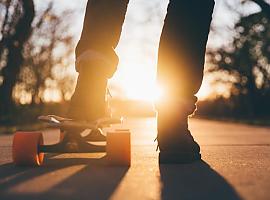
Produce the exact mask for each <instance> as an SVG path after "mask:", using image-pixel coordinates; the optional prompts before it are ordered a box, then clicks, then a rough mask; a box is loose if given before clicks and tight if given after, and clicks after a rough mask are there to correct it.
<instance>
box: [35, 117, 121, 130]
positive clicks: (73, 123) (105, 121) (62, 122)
mask: <svg viewBox="0 0 270 200" xmlns="http://www.w3.org/2000/svg"><path fill="white" fill-rule="evenodd" d="M38 119H39V120H40V121H42V122H46V123H48V125H49V126H50V127H56V128H61V129H63V130H69V129H98V128H103V127H108V126H110V125H112V124H120V123H122V121H123V118H110V117H108V118H100V119H98V120H96V121H92V122H88V121H77V120H73V119H70V118H64V117H60V116H57V115H43V116H39V117H38Z"/></svg>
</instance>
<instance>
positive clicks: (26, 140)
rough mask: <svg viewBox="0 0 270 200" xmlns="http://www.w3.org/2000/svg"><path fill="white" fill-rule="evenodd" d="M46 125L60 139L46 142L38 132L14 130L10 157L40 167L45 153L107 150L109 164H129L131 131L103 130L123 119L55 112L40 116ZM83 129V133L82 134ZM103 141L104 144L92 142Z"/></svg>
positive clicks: (17, 163)
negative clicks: (83, 117) (76, 117)
mask: <svg viewBox="0 0 270 200" xmlns="http://www.w3.org/2000/svg"><path fill="white" fill-rule="evenodd" d="M38 120H40V121H41V122H43V123H46V125H47V128H53V129H59V130H60V137H59V141H58V142H57V143H55V144H50V145H46V144H44V142H43V134H42V132H41V131H17V132H15V134H14V138H13V145H12V157H13V162H14V163H15V165H18V166H41V165H42V164H43V161H44V154H45V153H59V154H61V153H99V152H105V153H107V155H106V158H107V160H108V163H110V164H113V165H125V166H126V165H130V132H129V130H128V129H116V130H114V131H108V132H107V133H106V134H105V133H104V128H105V127H110V126H111V125H112V124H121V123H122V121H123V119H122V118H101V119H98V120H96V121H92V122H88V121H77V120H73V119H70V118H64V117H60V116H56V115H45V116H39V117H38ZM85 132H86V133H85ZM96 142H102V143H103V144H101V145H99V144H95V143H96Z"/></svg>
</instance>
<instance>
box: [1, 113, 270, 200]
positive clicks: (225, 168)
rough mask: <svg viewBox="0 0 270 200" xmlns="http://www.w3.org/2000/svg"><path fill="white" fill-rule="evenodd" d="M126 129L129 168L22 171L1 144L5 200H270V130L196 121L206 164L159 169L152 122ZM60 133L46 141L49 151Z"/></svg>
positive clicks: (51, 158) (80, 157)
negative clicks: (129, 144) (129, 137)
mask: <svg viewBox="0 0 270 200" xmlns="http://www.w3.org/2000/svg"><path fill="white" fill-rule="evenodd" d="M124 126H125V127H129V128H130V129H131V130H132V134H133V135H132V165H131V167H130V168H125V167H111V166H107V165H106V163H105V161H104V159H102V157H103V156H104V154H94V155H92V154H64V155H47V158H46V160H45V165H44V166H43V167H39V168H19V167H15V166H14V165H13V164H12V163H11V141H12V136H0V200H9V199H20V200H23V199H27V200H32V199H33V200H43V199H44V200H48V199H50V200H54V199H55V200H60V199H66V200H73V199H74V200H78V199H80V200H84V199H89V200H92V199H97V200H103V199H119V200H123V199H129V200H133V199H136V200H137V199H140V200H144V199H179V200H186V199H190V200H192V199H196V200H197V199H198V200H204V199H206V200H223V199H224V200H240V199H247V200H252V199H254V200H269V199H270V128H265V127H255V126H248V125H241V124H233V123H224V122H216V121H208V120H197V119H193V120H191V129H192V131H193V133H194V136H195V138H196V140H197V141H198V142H199V143H200V144H201V148H202V155H203V161H201V162H196V163H194V164H188V165H162V166H159V165H158V164H157V155H158V154H157V152H155V147H156V144H155V143H154V142H153V140H154V138H155V130H156V125H155V119H153V118H146V119H143V118H142V119H139V118H138V119H127V120H126V123H125V125H124ZM55 133H56V132H55ZM55 133H54V134H49V133H45V135H46V142H47V143H52V142H53V141H55V140H56V139H57V136H56V135H57V134H55Z"/></svg>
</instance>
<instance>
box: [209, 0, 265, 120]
mask: <svg viewBox="0 0 270 200" xmlns="http://www.w3.org/2000/svg"><path fill="white" fill-rule="evenodd" d="M254 2H256V3H257V2H260V4H259V5H260V6H262V5H263V7H262V11H261V12H258V13H255V14H251V15H248V16H242V17H241V18H240V20H239V21H238V22H237V23H236V24H235V27H234V29H235V36H234V38H233V42H232V43H230V44H229V45H227V46H225V47H221V48H219V49H214V50H210V51H209V52H208V57H209V58H210V59H209V61H210V63H212V67H210V69H209V72H213V71H223V72H227V73H228V74H229V75H231V76H232V77H234V79H231V80H230V82H231V83H232V85H233V88H232V95H235V96H238V97H239V98H241V103H242V104H243V102H247V107H246V110H248V111H249V113H248V114H249V115H250V116H254V115H261V114H262V113H267V112H268V111H267V109H269V103H267V102H270V23H269V22H270V17H269V13H270V12H268V11H269V9H270V5H268V4H267V3H265V2H264V1H259V0H254ZM262 2H263V4H262ZM267 104H268V106H267Z"/></svg>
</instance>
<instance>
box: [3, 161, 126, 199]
mask: <svg viewBox="0 0 270 200" xmlns="http://www.w3.org/2000/svg"><path fill="white" fill-rule="evenodd" d="M45 163H46V164H45V166H43V167H37V168H22V167H16V166H14V165H13V164H12V163H9V164H4V165H2V166H0V185H1V187H0V199H5V200H10V199H21V200H22V199H28V200H29V199H38V200H43V199H44V200H45V199H46V200H48V199H69V200H73V199H74V200H75V199H76V200H77V199H99V200H103V199H104V200H105V199H109V197H110V196H111V195H112V194H113V192H114V191H115V189H116V188H117V186H118V184H119V183H120V182H121V180H122V178H123V177H124V176H125V174H126V173H127V171H128V169H129V168H128V167H117V166H115V167H114V166H107V165H106V161H105V159H104V157H103V158H100V159H97V158H68V159H65V158H61V159H60V158H52V157H51V158H49V159H48V158H47V160H46V162H45ZM74 169H75V170H74ZM54 174H55V175H54ZM46 176H47V178H46ZM28 187H32V188H28ZM44 189H45V190H44ZM28 191H31V192H28Z"/></svg>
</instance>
